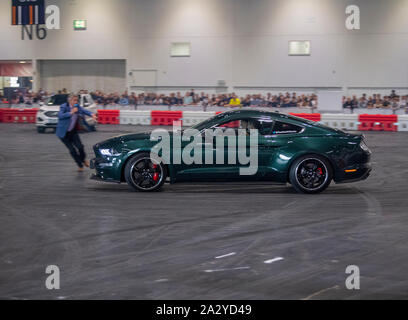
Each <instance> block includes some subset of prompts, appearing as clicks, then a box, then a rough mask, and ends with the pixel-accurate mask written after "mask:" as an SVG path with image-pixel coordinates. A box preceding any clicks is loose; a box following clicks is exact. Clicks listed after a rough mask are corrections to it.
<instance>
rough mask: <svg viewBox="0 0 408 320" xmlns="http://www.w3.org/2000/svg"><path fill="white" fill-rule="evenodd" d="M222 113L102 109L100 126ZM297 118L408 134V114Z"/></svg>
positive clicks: (26, 119)
mask: <svg viewBox="0 0 408 320" xmlns="http://www.w3.org/2000/svg"><path fill="white" fill-rule="evenodd" d="M37 110H38V109H9V108H3V109H0V122H6V123H35V117H36V112H37ZM218 113H220V112H217V113H216V112H214V111H209V112H203V111H156V110H98V122H99V123H100V124H130V125H151V126H156V125H165V126H171V125H172V124H173V122H174V121H181V122H182V125H183V126H193V125H195V124H197V123H199V122H201V121H204V120H206V119H208V118H211V117H213V116H214V115H215V114H218ZM293 115H294V116H297V117H301V118H304V119H308V120H312V121H316V122H320V123H322V124H325V125H327V126H329V127H332V128H335V129H342V130H349V131H353V130H356V131H405V132H408V115H384V114H342V113H338V114H336V113H323V114H320V113H298V114H293Z"/></svg>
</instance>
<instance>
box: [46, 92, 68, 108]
mask: <svg viewBox="0 0 408 320" xmlns="http://www.w3.org/2000/svg"><path fill="white" fill-rule="evenodd" d="M67 101H68V95H67V94H56V95H53V96H52V97H51V98H50V99H49V100H48V101H47V105H49V106H60V105H62V104H64V103H66V102H67Z"/></svg>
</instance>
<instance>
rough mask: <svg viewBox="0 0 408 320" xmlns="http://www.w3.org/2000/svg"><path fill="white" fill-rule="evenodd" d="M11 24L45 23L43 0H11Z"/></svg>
mask: <svg viewBox="0 0 408 320" xmlns="http://www.w3.org/2000/svg"><path fill="white" fill-rule="evenodd" d="M11 6H12V7H11V24H12V25H23V26H24V25H30V24H45V4H44V0H12V4H11Z"/></svg>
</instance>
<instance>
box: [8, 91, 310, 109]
mask: <svg viewBox="0 0 408 320" xmlns="http://www.w3.org/2000/svg"><path fill="white" fill-rule="evenodd" d="M67 93H68V92H67V90H66V89H63V90H60V91H58V92H56V93H50V92H47V91H44V90H42V89H40V90H39V91H38V92H27V93H25V94H23V93H21V92H17V93H16V94H15V95H14V96H13V97H12V99H11V100H12V101H11V103H12V104H27V105H30V104H36V103H41V102H46V100H47V99H48V98H49V97H50V96H52V95H54V94H67ZM78 94H86V95H90V96H91V97H92V98H93V100H94V102H95V103H97V104H98V105H101V106H108V105H122V106H127V105H130V106H132V105H133V106H137V105H165V106H204V107H207V106H218V107H234V106H243V107H247V106H259V107H274V108H285V107H309V108H317V96H316V95H315V94H300V95H298V94H297V93H295V92H294V93H289V92H286V93H279V94H276V95H273V94H271V93H268V94H266V95H262V94H247V95H245V96H242V97H239V96H238V95H237V94H235V93H220V94H208V93H205V92H200V93H196V92H195V90H194V89H191V90H188V91H187V92H185V93H183V94H182V93H181V92H174V93H169V94H163V93H140V94H136V93H134V92H132V93H131V94H128V92H126V91H125V92H124V93H118V92H115V93H105V92H102V91H99V90H96V91H92V92H88V91H87V90H80V91H79V92H78Z"/></svg>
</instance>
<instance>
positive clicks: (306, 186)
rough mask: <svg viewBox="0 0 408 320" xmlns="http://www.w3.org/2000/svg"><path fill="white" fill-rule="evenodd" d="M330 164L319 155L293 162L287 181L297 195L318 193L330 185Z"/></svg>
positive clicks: (331, 173)
mask: <svg viewBox="0 0 408 320" xmlns="http://www.w3.org/2000/svg"><path fill="white" fill-rule="evenodd" d="M332 178H333V172H332V168H331V165H330V163H329V162H328V160H326V159H325V158H323V157H321V156H319V155H306V156H302V157H300V158H299V159H297V160H295V162H294V163H293V164H292V166H291V168H290V172H289V181H290V183H291V184H292V186H293V187H294V188H295V190H296V191H297V192H299V193H309V194H313V193H319V192H322V191H324V190H325V189H326V188H327V187H328V186H329V185H330V183H331V180H332Z"/></svg>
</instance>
